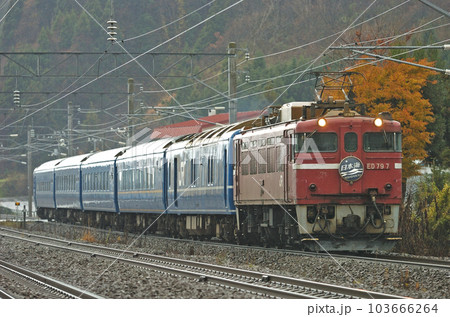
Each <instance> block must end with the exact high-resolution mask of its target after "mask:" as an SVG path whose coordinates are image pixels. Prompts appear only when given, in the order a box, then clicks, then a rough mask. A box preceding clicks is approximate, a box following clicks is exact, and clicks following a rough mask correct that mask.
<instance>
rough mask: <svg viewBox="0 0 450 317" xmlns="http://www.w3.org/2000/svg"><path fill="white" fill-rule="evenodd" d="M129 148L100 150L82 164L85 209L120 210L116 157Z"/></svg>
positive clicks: (82, 192) (82, 193)
mask: <svg viewBox="0 0 450 317" xmlns="http://www.w3.org/2000/svg"><path fill="white" fill-rule="evenodd" d="M126 150H127V148H119V149H113V150H108V151H104V152H98V153H95V154H93V155H92V156H90V157H88V158H87V159H86V160H85V161H84V162H82V164H81V178H82V184H81V185H82V186H81V187H82V191H81V198H82V203H83V204H82V205H83V209H84V210H92V211H106V212H118V211H119V209H118V208H119V206H118V204H117V178H116V159H117V158H118V157H120V156H121V155H123V153H125V152H126Z"/></svg>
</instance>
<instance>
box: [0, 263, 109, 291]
mask: <svg viewBox="0 0 450 317" xmlns="http://www.w3.org/2000/svg"><path fill="white" fill-rule="evenodd" d="M0 271H3V272H6V273H7V274H8V275H9V276H12V277H13V278H14V279H18V280H21V281H22V282H25V283H27V284H30V283H31V284H34V285H35V286H36V287H38V288H42V289H45V290H46V292H47V293H50V297H51V298H65V299H78V298H86V299H100V298H102V297H100V296H98V295H95V294H92V293H90V292H86V291H84V290H81V289H79V288H77V287H75V286H72V285H69V284H66V283H63V282H60V281H57V280H55V279H53V278H50V277H48V276H45V275H43V274H40V273H36V272H33V271H30V270H28V269H25V268H23V267H20V266H17V265H14V264H11V263H8V262H6V261H3V260H0ZM1 293H2V295H0V297H2V298H13V297H12V296H11V295H9V294H8V293H6V292H4V291H2V292H1ZM3 296H5V297H3Z"/></svg>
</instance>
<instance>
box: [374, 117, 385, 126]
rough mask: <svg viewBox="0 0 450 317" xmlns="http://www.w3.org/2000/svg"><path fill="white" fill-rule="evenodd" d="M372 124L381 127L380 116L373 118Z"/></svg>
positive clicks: (381, 120)
mask: <svg viewBox="0 0 450 317" xmlns="http://www.w3.org/2000/svg"><path fill="white" fill-rule="evenodd" d="M373 124H374V125H375V126H376V127H378V128H379V127H381V126H382V125H383V119H381V118H376V119H375V120H373Z"/></svg>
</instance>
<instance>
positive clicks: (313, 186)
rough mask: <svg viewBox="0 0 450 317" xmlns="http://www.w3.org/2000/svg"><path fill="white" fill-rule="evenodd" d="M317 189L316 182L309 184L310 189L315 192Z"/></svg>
mask: <svg viewBox="0 0 450 317" xmlns="http://www.w3.org/2000/svg"><path fill="white" fill-rule="evenodd" d="M316 189H317V186H316V184H311V185H309V190H310V191H312V192H314V191H316Z"/></svg>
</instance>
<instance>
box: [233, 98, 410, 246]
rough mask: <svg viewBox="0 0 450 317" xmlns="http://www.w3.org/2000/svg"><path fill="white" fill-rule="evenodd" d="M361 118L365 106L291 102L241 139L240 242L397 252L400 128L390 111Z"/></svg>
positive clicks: (237, 174) (238, 140)
mask: <svg viewBox="0 0 450 317" xmlns="http://www.w3.org/2000/svg"><path fill="white" fill-rule="evenodd" d="M319 96H320V95H319ZM355 109H358V110H359V113H358V112H356V111H355ZM360 113H364V107H363V106H362V105H356V104H352V103H349V102H348V100H343V101H334V100H333V99H332V98H329V99H327V100H326V101H318V102H302V103H291V104H286V105H283V106H282V107H281V108H280V109H278V116H277V118H279V119H281V120H280V121H281V122H279V123H278V124H271V125H266V126H262V127H260V128H253V129H249V130H247V131H245V130H244V131H242V132H241V134H240V135H238V136H236V138H235V148H236V167H235V182H234V193H235V204H236V211H237V219H238V232H239V236H240V238H241V239H243V240H248V241H250V242H252V243H254V242H256V241H257V242H259V243H263V244H269V245H270V244H280V245H284V244H300V245H301V246H302V247H304V248H307V249H310V250H316V251H323V250H351V251H358V250H389V249H391V248H392V247H393V246H394V244H395V242H396V241H397V240H398V239H400V238H399V237H398V220H399V209H400V208H399V207H400V203H401V198H402V183H401V181H402V180H401V170H402V163H401V162H402V153H401V127H400V123H399V122H397V121H394V120H392V118H391V116H390V115H389V114H387V113H382V114H380V115H379V117H377V118H372V117H368V116H365V115H361V114H360ZM279 119H278V120H279Z"/></svg>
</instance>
